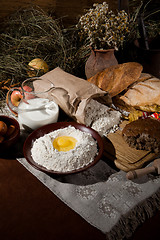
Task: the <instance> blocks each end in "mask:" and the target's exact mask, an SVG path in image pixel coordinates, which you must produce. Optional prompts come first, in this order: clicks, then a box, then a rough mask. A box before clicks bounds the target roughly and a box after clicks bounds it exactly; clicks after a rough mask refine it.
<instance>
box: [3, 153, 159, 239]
mask: <svg viewBox="0 0 160 240" xmlns="http://www.w3.org/2000/svg"><path fill="white" fill-rule="evenodd" d="M7 155H8V156H3V157H1V158H0V239H2V240H29V239H30V240H32V239H34V240H44V239H47V240H53V239H55V240H62V239H63V240H64V239H65V240H72V239H73V240H75V239H76V240H78V239H81V240H82V239H84V240H85V239H87V240H104V239H106V237H105V235H104V234H103V233H101V232H100V231H99V230H98V229H96V228H94V227H93V226H91V225H90V224H89V223H87V222H86V221H85V220H84V219H83V218H81V217H80V216H79V215H78V214H77V213H76V212H74V211H73V210H72V209H70V208H69V207H67V205H65V204H64V203H63V202H62V201H61V200H59V199H58V198H57V197H56V196H55V195H54V194H53V193H52V192H51V191H50V190H49V189H48V188H46V187H45V186H44V185H43V184H42V183H41V182H40V181H39V180H38V179H37V178H35V177H34V176H33V175H32V174H31V173H30V172H28V171H27V170H26V169H25V168H24V167H23V166H22V165H21V164H20V163H19V162H18V161H17V160H15V155H16V151H15V150H14V149H12V151H11V152H10V153H9V154H7ZM159 222H160V212H158V213H156V214H155V216H154V217H153V218H151V219H149V220H148V221H146V222H145V224H143V225H142V226H141V227H140V228H139V229H138V230H137V231H136V233H135V235H134V236H133V237H132V238H131V239H132V240H138V239H145V240H146V239H154V240H156V239H157V240H158V239H159V238H158V234H159V233H160V228H159ZM116 240H118V239H116Z"/></svg>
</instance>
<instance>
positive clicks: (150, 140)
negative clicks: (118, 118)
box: [122, 117, 160, 153]
mask: <svg viewBox="0 0 160 240" xmlns="http://www.w3.org/2000/svg"><path fill="white" fill-rule="evenodd" d="M122 137H123V139H124V140H125V141H126V142H127V144H128V145H129V146H130V147H133V148H136V149H138V150H146V151H152V152H155V153H159V152H160V121H159V120H157V119H154V118H152V117H148V118H146V119H138V120H136V121H133V122H131V123H128V124H127V125H126V126H125V127H124V129H123V130H122Z"/></svg>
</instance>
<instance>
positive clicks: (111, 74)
mask: <svg viewBox="0 0 160 240" xmlns="http://www.w3.org/2000/svg"><path fill="white" fill-rule="evenodd" d="M142 69H143V67H142V65H141V64H139V63H137V62H128V63H123V64H118V65H115V66H111V67H109V68H106V69H105V70H103V71H101V72H99V73H97V74H96V75H94V76H93V77H91V78H89V79H88V81H89V82H91V83H93V84H95V85H96V86H98V87H99V88H101V89H102V90H104V91H106V92H108V93H109V94H110V96H111V97H114V96H116V95H118V94H119V93H121V92H122V91H123V90H125V89H127V88H128V86H130V85H131V84H133V83H134V82H136V81H137V80H138V79H139V77H140V75H141V72H142Z"/></svg>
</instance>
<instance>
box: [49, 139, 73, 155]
mask: <svg viewBox="0 0 160 240" xmlns="http://www.w3.org/2000/svg"><path fill="white" fill-rule="evenodd" d="M76 142H77V140H76V139H75V138H74V137H69V136H60V137H57V138H55V139H54V141H53V147H54V148H55V149H57V150H58V151H63V152H67V151H69V150H71V149H74V148H75V145H76Z"/></svg>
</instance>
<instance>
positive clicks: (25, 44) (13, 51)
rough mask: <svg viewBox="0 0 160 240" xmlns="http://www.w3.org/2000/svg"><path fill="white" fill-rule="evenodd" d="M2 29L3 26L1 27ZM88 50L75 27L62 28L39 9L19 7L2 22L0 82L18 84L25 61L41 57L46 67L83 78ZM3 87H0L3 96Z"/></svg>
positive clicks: (23, 76) (26, 65)
mask: <svg viewBox="0 0 160 240" xmlns="http://www.w3.org/2000/svg"><path fill="white" fill-rule="evenodd" d="M1 28H2V27H1ZM88 54H89V49H88V47H87V46H86V45H85V43H83V42H81V41H80V40H79V37H78V33H77V29H76V28H74V27H72V28H70V29H64V28H63V25H62V24H61V20H60V19H59V20H57V19H54V17H53V16H50V15H48V14H47V13H46V12H44V11H42V10H41V9H39V7H30V8H27V9H20V10H18V11H16V12H15V13H13V14H12V15H11V16H9V17H8V18H7V19H4V21H3V30H2V31H1V33H0V82H1V81H4V80H7V79H11V81H9V82H8V83H9V85H7V87H10V86H11V84H16V83H17V85H18V84H19V83H21V82H22V81H23V80H25V79H26V78H27V77H28V75H27V68H28V63H29V62H30V61H31V60H32V59H34V58H42V59H43V60H44V61H46V62H47V64H48V66H49V69H50V70H51V69H53V68H55V67H57V66H59V67H61V68H62V69H63V70H65V71H67V72H69V73H71V74H74V75H77V76H79V77H82V76H80V75H82V74H83V71H82V69H81V67H82V68H83V67H84V64H85V61H86V59H87V57H88ZM4 91H5V89H4V86H3V88H0V97H3V96H4V95H5V94H4Z"/></svg>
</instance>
